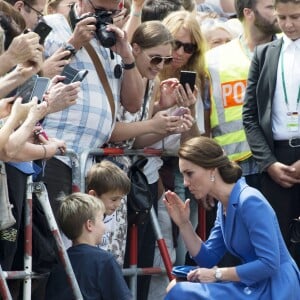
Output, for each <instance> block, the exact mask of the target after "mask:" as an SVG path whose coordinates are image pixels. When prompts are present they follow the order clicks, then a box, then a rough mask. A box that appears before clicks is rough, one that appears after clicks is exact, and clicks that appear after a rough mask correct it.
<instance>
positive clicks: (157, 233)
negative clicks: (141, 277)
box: [150, 206, 175, 281]
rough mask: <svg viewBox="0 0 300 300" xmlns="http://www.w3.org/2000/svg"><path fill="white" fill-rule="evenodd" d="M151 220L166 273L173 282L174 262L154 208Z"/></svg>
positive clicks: (151, 212)
mask: <svg viewBox="0 0 300 300" xmlns="http://www.w3.org/2000/svg"><path fill="white" fill-rule="evenodd" d="M150 219H151V223H152V226H153V230H154V232H155V236H156V241H157V245H158V248H159V251H160V254H161V257H162V259H163V262H164V265H165V268H166V272H167V275H168V278H169V280H170V281H171V280H172V279H174V278H175V277H174V276H173V275H172V273H171V272H172V262H171V259H170V255H169V252H168V248H167V245H166V242H165V240H164V239H163V236H162V233H161V230H160V226H159V223H158V220H157V216H156V213H155V209H154V207H153V206H152V208H151V211H150Z"/></svg>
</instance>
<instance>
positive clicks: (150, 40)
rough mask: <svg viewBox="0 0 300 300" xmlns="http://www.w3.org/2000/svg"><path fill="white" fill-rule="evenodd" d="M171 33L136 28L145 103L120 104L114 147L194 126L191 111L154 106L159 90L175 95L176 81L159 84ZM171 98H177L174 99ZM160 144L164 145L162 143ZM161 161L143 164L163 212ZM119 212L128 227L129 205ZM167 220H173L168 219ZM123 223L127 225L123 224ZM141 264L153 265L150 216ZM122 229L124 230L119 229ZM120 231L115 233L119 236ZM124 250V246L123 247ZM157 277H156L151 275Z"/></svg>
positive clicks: (141, 285) (144, 289)
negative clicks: (131, 108) (133, 108)
mask: <svg viewBox="0 0 300 300" xmlns="http://www.w3.org/2000/svg"><path fill="white" fill-rule="evenodd" d="M172 40H173V38H172V35H171V34H170V32H169V31H168V30H167V29H166V27H165V26H164V25H162V24H161V22H159V21H149V22H144V23H142V24H141V25H140V26H138V27H137V29H136V31H135V32H134V34H133V37H132V41H131V45H132V52H133V55H134V58H135V62H136V66H137V69H138V71H139V72H140V74H141V76H142V77H143V83H144V97H143V105H142V106H141V108H140V110H139V111H138V112H137V113H136V114H132V113H129V112H128V111H127V110H126V108H124V107H123V106H119V108H118V116H117V120H118V122H117V123H116V125H115V128H114V130H113V132H112V135H111V138H110V144H109V145H111V146H114V147H122V148H125V149H128V148H129V149H130V148H143V147H147V146H150V145H152V144H153V143H155V142H159V141H161V140H162V139H163V138H164V137H165V136H168V135H178V134H180V133H181V132H183V131H185V130H189V129H190V127H191V126H192V123H193V122H192V121H193V118H192V116H191V114H190V111H189V110H188V111H186V112H185V116H175V115H174V116H173V115H172V114H171V113H170V112H169V111H166V110H163V107H161V108H160V109H161V110H160V111H157V112H154V105H155V100H156V95H157V92H158V91H160V94H161V97H162V98H164V100H165V101H164V102H168V101H170V99H169V98H172V97H173V98H176V90H177V83H176V82H173V83H174V84H173V85H171V84H168V85H167V87H168V88H165V87H163V86H161V85H160V81H159V79H158V74H159V72H160V71H161V70H162V68H163V67H164V66H165V65H167V64H170V63H171V61H172V56H171V53H172ZM171 101H175V100H174V99H173V100H172V99H171ZM181 125H183V127H181ZM160 145H161V144H160ZM121 159H122V158H118V162H119V163H120V161H121V162H122V164H123V165H124V166H125V168H126V167H127V168H128V167H129V166H130V164H131V162H130V158H129V157H123V159H122V160H121ZM161 164H162V162H161V160H160V158H159V157H158V158H157V159H156V158H153V157H149V158H148V162H147V165H146V166H145V167H144V172H145V175H146V176H147V179H148V182H149V185H150V189H151V191H152V195H153V198H152V200H153V203H154V208H155V209H156V210H158V214H160V212H161V210H160V209H158V199H159V195H158V179H159V174H158V169H159V168H160V166H161ZM118 213H119V214H118V215H119V216H123V220H124V221H122V220H121V221H120V222H119V223H120V224H119V225H118V227H119V228H122V226H123V228H125V229H127V223H126V221H125V220H126V205H123V206H121V207H120V209H118ZM167 221H170V219H169V220H167ZM122 223H123V224H124V225H122ZM170 225H171V224H170V222H169V223H168V224H167V226H165V227H164V229H165V230H166V231H168V232H169V230H170ZM138 230H139V233H138V236H139V246H138V253H139V257H138V266H139V267H151V266H153V264H154V251H155V235H154V230H153V228H152V225H151V222H150V219H147V221H145V223H144V224H138ZM120 232H122V231H121V230H120ZM117 234H118V231H117V232H116V235H117ZM168 238H169V241H168V246H169V249H170V251H171V256H172V258H173V260H174V251H173V252H172V249H173V241H172V238H171V237H170V236H168ZM120 250H121V247H120ZM152 277H154V276H152ZM150 279H151V277H150V276H142V277H139V278H138V288H137V293H138V295H137V298H138V299H140V300H145V299H147V297H148V290H149V285H150ZM160 279H161V281H160V283H159V285H157V289H158V290H159V292H160V293H161V294H163V293H164V290H165V288H166V286H167V282H168V279H167V277H166V276H162V277H160Z"/></svg>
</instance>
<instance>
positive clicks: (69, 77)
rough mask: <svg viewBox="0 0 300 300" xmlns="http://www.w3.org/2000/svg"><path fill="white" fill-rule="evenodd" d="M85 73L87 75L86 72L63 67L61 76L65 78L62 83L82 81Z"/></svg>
mask: <svg viewBox="0 0 300 300" xmlns="http://www.w3.org/2000/svg"><path fill="white" fill-rule="evenodd" d="M87 73H88V70H80V71H78V70H76V69H74V68H72V67H71V66H69V65H65V67H64V69H63V71H62V73H61V75H62V76H66V78H65V79H64V81H63V83H64V84H69V83H71V82H75V81H82V80H83V79H84V78H85V76H86V75H87Z"/></svg>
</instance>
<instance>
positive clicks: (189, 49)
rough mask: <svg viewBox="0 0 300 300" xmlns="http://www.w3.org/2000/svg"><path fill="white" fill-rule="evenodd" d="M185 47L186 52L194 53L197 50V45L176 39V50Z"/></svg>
mask: <svg viewBox="0 0 300 300" xmlns="http://www.w3.org/2000/svg"><path fill="white" fill-rule="evenodd" d="M181 47H183V50H184V52H185V53H188V54H192V53H194V52H195V51H196V49H197V46H196V45H195V44H192V43H182V42H180V41H177V40H176V41H174V50H178V49H180V48H181Z"/></svg>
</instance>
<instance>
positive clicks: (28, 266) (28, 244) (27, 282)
mask: <svg viewBox="0 0 300 300" xmlns="http://www.w3.org/2000/svg"><path fill="white" fill-rule="evenodd" d="M32 193H33V183H32V178H31V176H29V177H28V180H27V197H26V201H25V238H24V242H25V244H24V271H25V273H26V274H29V276H27V277H25V278H24V281H23V300H30V299H31V285H32V280H31V276H30V274H31V273H32Z"/></svg>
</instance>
